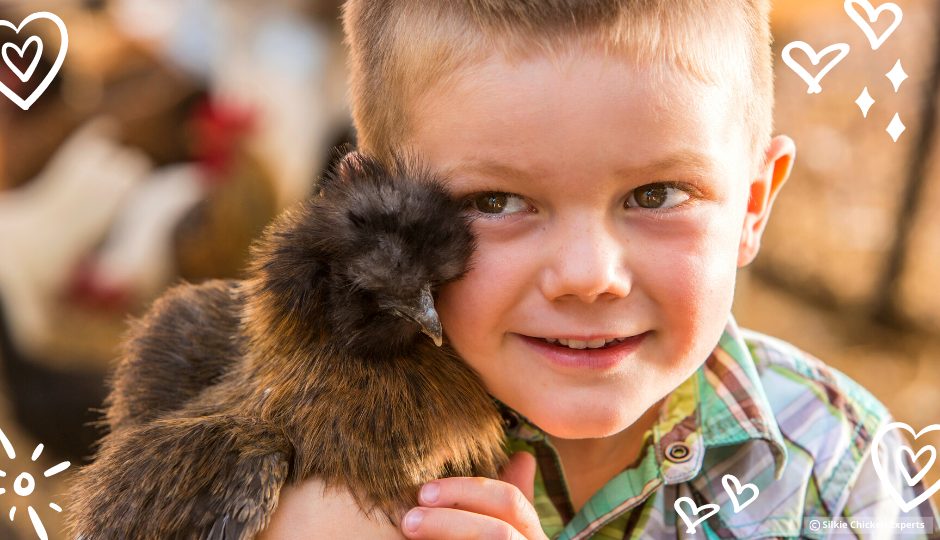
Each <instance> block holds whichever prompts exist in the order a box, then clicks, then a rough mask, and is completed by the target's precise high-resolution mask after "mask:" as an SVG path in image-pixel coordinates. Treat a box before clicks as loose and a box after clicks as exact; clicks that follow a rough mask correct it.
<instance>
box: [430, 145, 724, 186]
mask: <svg viewBox="0 0 940 540" xmlns="http://www.w3.org/2000/svg"><path fill="white" fill-rule="evenodd" d="M674 169H686V170H688V171H690V172H693V173H698V174H702V175H706V174H709V173H712V172H713V171H714V170H715V163H714V161H712V160H711V159H709V158H708V157H707V156H705V155H703V154H701V153H699V152H696V151H695V150H691V149H686V150H680V151H678V152H675V153H673V154H670V155H668V156H666V157H665V158H663V159H661V160H659V161H656V162H653V163H649V164H647V165H642V166H640V167H627V168H623V169H618V170H617V171H616V172H615V174H616V175H617V176H618V177H630V176H655V175H657V174H662V173H664V172H669V171H671V170H674ZM441 172H442V173H443V174H445V175H448V176H449V175H451V174H453V173H455V172H471V173H479V174H484V175H487V176H493V177H498V178H507V179H508V178H518V179H520V180H528V181H531V180H532V179H533V178H534V175H533V174H532V173H530V172H528V171H525V170H522V169H516V168H514V167H510V166H508V165H504V164H502V163H497V162H495V161H488V160H467V161H462V162H459V163H456V164H452V165H448V166H446V167H444V168H443V169H442V171H441Z"/></svg>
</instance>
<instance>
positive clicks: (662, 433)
mask: <svg viewBox="0 0 940 540" xmlns="http://www.w3.org/2000/svg"><path fill="white" fill-rule="evenodd" d="M497 403H498V402H497ZM498 405H499V406H500V407H501V408H502V412H503V415H504V418H505V420H506V426H507V427H506V430H507V436H508V438H507V447H508V448H507V449H508V450H509V451H510V452H515V451H519V450H525V451H528V452H530V453H532V454H534V455H535V457H536V461H537V463H538V468H537V472H536V478H535V501H534V503H535V509H536V511H537V512H538V515H539V516H540V519H541V524H542V528H543V529H544V531H545V533H546V534H547V535H548V536H549V538H552V539H557V540H577V539H586V538H593V539H609V540H621V539H624V540H626V539H639V538H649V539H663V538H708V539H713V538H749V539H750V538H830V537H831V538H835V539H837V540H838V539H839V538H845V539H852V538H857V537H861V538H895V537H897V538H904V539H910V540H916V539H923V538H931V539H940V533H937V532H934V531H936V530H937V518H938V514H937V509H936V507H935V506H934V504H933V502H931V501H930V500H929V499H928V500H927V501H924V502H923V503H921V504H920V505H918V506H917V507H915V508H913V509H911V510H910V511H909V512H906V513H904V512H902V511H901V509H900V507H899V506H898V504H897V503H895V502H894V500H893V499H892V498H891V496H890V494H889V493H888V491H887V488H886V487H885V486H883V485H882V483H881V482H880V481H879V479H878V477H877V475H876V474H875V472H874V468H873V465H872V460H871V454H870V449H871V442H872V438H873V436H874V434H875V433H876V432H877V431H878V429H879V428H880V427H881V426H883V425H885V424H887V423H889V422H892V421H893V420H892V419H891V416H890V414H889V413H888V411H887V410H886V409H885V407H884V406H883V405H882V404H881V403H880V402H879V401H878V400H877V399H875V398H874V397H873V396H872V395H871V394H870V393H869V392H868V391H867V390H865V389H864V388H862V387H861V386H860V385H859V384H858V383H856V382H854V381H852V380H851V379H849V378H848V377H847V376H846V375H845V374H843V373H841V372H839V371H837V370H835V369H833V368H831V367H829V366H826V365H825V364H823V363H822V362H821V361H819V360H818V359H816V358H814V357H812V356H810V355H808V354H806V353H804V352H802V351H800V350H799V349H797V348H795V347H793V346H792V345H789V344H787V343H785V342H783V341H780V340H777V339H774V338H771V337H768V336H765V335H762V334H758V333H756V332H751V331H747V330H742V329H739V328H738V327H737V325H736V324H735V322H734V319H733V318H730V319H729V323H728V325H727V327H726V328H725V332H724V334H723V335H722V337H721V340H720V342H719V343H718V346H717V347H716V348H715V350H714V352H713V353H712V354H711V356H709V358H708V359H707V360H706V361H705V363H704V364H703V365H702V366H701V367H700V368H699V369H698V370H697V371H696V372H695V373H694V374H693V375H692V376H691V377H690V378H689V379H688V380H686V381H685V382H684V383H682V384H681V385H679V387H678V388H676V389H675V390H674V391H673V392H672V393H671V394H670V395H669V397H668V398H667V400H666V401H665V402H664V404H663V408H662V413H661V416H660V418H659V419H658V421H657V423H656V424H655V425H654V426H653V427H652V429H650V430H648V431H647V432H646V434H645V436H644V441H643V444H644V449H643V450H642V451H641V453H640V456H639V457H638V458H637V460H636V461H635V462H634V463H633V464H632V465H630V466H629V467H627V468H626V469H625V470H624V471H622V472H621V473H620V474H618V475H617V476H616V477H614V478H613V479H611V480H610V481H609V482H608V483H607V484H606V485H605V486H604V487H603V488H602V489H601V490H600V491H599V492H597V493H596V494H594V496H593V497H591V499H590V500H589V501H588V502H587V503H586V504H585V505H584V507H583V508H582V509H581V510H580V511H579V512H578V513H577V514H575V512H574V509H573V508H572V505H571V502H570V499H569V497H568V493H567V488H566V485H565V478H564V474H563V472H562V469H561V465H560V462H559V461H558V458H557V454H556V453H555V450H554V448H553V447H552V445H551V443H550V442H549V440H548V439H547V438H546V437H545V434H544V432H542V431H541V430H540V429H539V428H538V427H536V426H535V425H533V424H532V423H531V422H529V421H528V420H527V419H526V418H524V417H522V416H521V415H519V414H518V413H516V412H515V411H512V410H510V409H509V408H508V407H506V406H505V405H503V404H501V403H498ZM915 430H916V428H915ZM899 431H900V430H897V429H895V430H889V431H887V432H886V434H885V436H884V438H883V439H882V441H881V443H880V444H879V447H880V449H885V450H887V452H886V455H889V456H897V455H898V453H899V451H901V450H902V449H901V445H904V444H905V441H903V440H902V439H901V438H900V436H899V435H898V434H899ZM905 466H906V467H907V471H908V474H909V476H910V477H914V478H916V476H917V474H916V473H917V471H918V470H919V469H918V467H917V465H916V464H914V465H909V464H905ZM895 468H896V469H897V467H895ZM886 470H890V468H888V467H886ZM898 471H900V469H898ZM726 474H732V475H734V476H735V477H736V478H737V479H738V480H739V481H740V485H742V486H743V485H745V484H748V483H750V484H754V485H755V486H756V487H757V488H758V489H759V490H760V494H759V496H758V497H757V499H756V500H754V501H752V502H751V503H750V504H749V505H747V506H746V507H745V508H742V509H741V510H740V511H739V512H735V511H734V505H733V503H732V501H731V499H730V498H729V495H728V493H727V492H726V491H725V489H724V488H723V487H722V477H723V476H724V475H726ZM889 476H890V480H891V482H892V483H893V484H894V485H895V486H896V489H897V490H898V492H899V493H901V494H902V497H903V499H904V500H905V501H912V500H913V499H914V498H916V497H917V495H919V494H921V493H923V492H924V490H925V488H924V486H923V483H922V482H916V483H915V484H914V485H913V486H910V485H909V484H908V483H907V481H902V480H901V478H900V475H899V474H894V475H889ZM751 494H752V492H751V491H750V490H745V491H743V492H742V494H741V495H739V500H740V502H741V503H742V504H743V503H744V502H745V501H746V500H747V499H748V498H749V497H750V496H751ZM679 497H690V498H691V499H692V500H694V501H695V503H696V505H697V506H699V507H701V506H702V505H704V504H708V503H715V504H718V505H720V509H719V511H718V513H716V514H714V515H713V516H711V517H710V518H708V519H707V520H706V521H703V522H701V523H700V524H698V525H697V526H696V531H695V533H694V534H689V533H687V531H686V525H685V524H684V523H683V522H682V521H681V519H680V518H679V516H678V514H677V513H676V511H675V509H674V503H675V501H676V499H677V498H679ZM682 504H683V506H682V508H683V510H685V512H686V514H688V516H689V517H690V519H691V520H693V521H694V520H696V519H698V517H697V516H696V515H695V514H694V513H693V512H694V510H693V509H692V508H691V507H690V506H689V505H688V504H687V503H682ZM705 513H706V511H704V510H703V511H702V512H700V513H699V516H703V515H705ZM833 516H838V517H841V518H842V519H843V520H844V524H845V526H846V527H847V528H845V529H839V530H835V531H834V530H833V529H831V528H828V527H826V525H827V524H826V523H825V522H826V521H828V522H829V524H831V522H832V521H833V520H834V519H836V518H834V517H833ZM859 518H866V519H869V518H871V519H878V520H880V521H883V522H891V521H906V522H922V523H924V525H925V527H924V529H921V530H918V531H917V532H914V533H913V534H911V531H908V533H907V534H903V535H901V534H900V533H897V532H895V531H885V530H875V529H864V528H861V527H859V526H858V525H857V524H856V521H857V520H859ZM814 522H815V524H814Z"/></svg>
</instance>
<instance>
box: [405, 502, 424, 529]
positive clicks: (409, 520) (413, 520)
mask: <svg viewBox="0 0 940 540" xmlns="http://www.w3.org/2000/svg"><path fill="white" fill-rule="evenodd" d="M423 517H424V511H422V510H418V509H417V508H415V509H413V510H412V511H411V512H408V515H407V516H405V528H406V529H408V530H409V531H411V532H415V531H417V530H418V525H420V524H421V518H423Z"/></svg>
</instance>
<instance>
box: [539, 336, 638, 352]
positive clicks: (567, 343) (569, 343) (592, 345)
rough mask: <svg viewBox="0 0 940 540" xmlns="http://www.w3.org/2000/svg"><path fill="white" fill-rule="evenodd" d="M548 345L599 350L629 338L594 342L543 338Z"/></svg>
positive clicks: (596, 340)
mask: <svg viewBox="0 0 940 540" xmlns="http://www.w3.org/2000/svg"><path fill="white" fill-rule="evenodd" d="M542 339H543V340H544V341H545V342H546V343H549V344H551V345H560V346H562V347H568V348H569V349H578V350H580V349H599V348H601V347H605V346H607V345H610V344H611V343H613V342H615V341H616V342H617V343H619V342H621V341H623V340H625V339H627V338H608V339H595V340H594V341H579V340H577V339H565V338H542Z"/></svg>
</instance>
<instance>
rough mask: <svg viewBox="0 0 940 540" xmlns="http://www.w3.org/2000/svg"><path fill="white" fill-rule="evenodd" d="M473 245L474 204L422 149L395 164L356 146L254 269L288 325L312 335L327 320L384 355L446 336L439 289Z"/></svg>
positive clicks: (279, 231)
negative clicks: (454, 190) (454, 191)
mask: <svg viewBox="0 0 940 540" xmlns="http://www.w3.org/2000/svg"><path fill="white" fill-rule="evenodd" d="M473 249H474V240H473V235H472V233H471V229H470V218H469V217H468V216H467V214H466V211H465V204H464V203H463V202H462V201H460V200H456V199H453V198H451V197H450V196H449V195H448V193H447V190H446V189H445V187H444V184H443V182H442V180H441V179H440V178H438V177H437V176H436V175H434V174H432V173H431V172H430V171H429V170H428V169H427V168H426V167H424V166H423V165H421V163H420V161H419V160H418V159H417V158H415V157H413V156H411V157H408V156H403V155H397V156H396V157H395V162H394V164H393V166H392V167H389V168H386V167H385V166H383V165H382V164H381V163H380V162H379V161H378V160H376V159H374V158H372V157H370V156H367V155H363V154H361V153H358V152H353V153H350V154H347V156H346V157H345V158H343V160H342V161H341V162H340V164H339V165H338V166H337V167H336V168H335V170H334V171H333V172H332V173H330V174H329V175H327V176H326V177H325V178H323V179H321V182H320V186H319V193H318V194H317V195H316V196H314V197H312V198H311V199H310V200H309V201H306V202H305V203H304V204H302V205H300V206H299V207H297V208H295V209H293V210H292V211H289V212H287V213H285V214H284V215H282V216H281V217H280V218H279V219H278V220H277V221H276V222H275V223H274V224H273V225H272V226H271V227H269V229H268V230H267V231H266V233H265V237H264V239H263V240H262V241H261V242H259V244H258V245H257V246H256V248H255V252H254V263H253V272H254V273H255V274H256V275H257V276H259V277H260V278H261V290H263V291H266V293H269V294H266V300H267V302H266V304H267V306H266V307H265V308H264V311H265V312H266V313H267V314H268V315H269V316H273V317H275V318H276V319H277V320H272V321H271V322H274V323H275V326H276V327H277V328H279V332H281V333H290V334H306V335H309V336H311V337H312V336H313V335H315V334H318V333H319V332H322V331H323V330H324V328H323V325H324V324H326V325H327V327H328V331H329V334H330V335H329V336H327V337H328V338H329V339H330V340H331V341H332V342H334V343H337V344H339V345H341V346H343V347H344V348H347V349H348V350H352V351H355V352H366V353H369V354H371V355H377V354H378V355H380V356H381V355H384V354H394V353H396V352H398V351H401V350H402V348H403V347H407V346H410V345H412V344H413V343H414V342H415V340H417V339H428V340H433V341H434V342H435V343H436V344H437V345H440V344H441V342H442V330H441V324H440V320H439V319H438V316H437V312H436V311H435V310H434V298H433V295H434V292H435V291H436V289H437V288H438V287H440V286H441V285H443V284H445V283H449V282H452V281H455V280H457V279H460V278H461V277H462V276H463V275H464V274H465V273H466V271H467V269H468V265H469V262H470V257H471V255H472V253H473ZM422 334H426V336H424V335H422ZM320 336H321V337H322V333H320ZM298 337H301V336H298ZM285 338H287V336H285Z"/></svg>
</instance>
